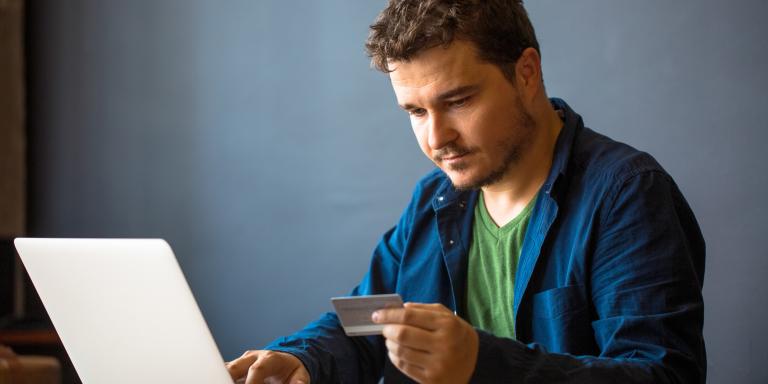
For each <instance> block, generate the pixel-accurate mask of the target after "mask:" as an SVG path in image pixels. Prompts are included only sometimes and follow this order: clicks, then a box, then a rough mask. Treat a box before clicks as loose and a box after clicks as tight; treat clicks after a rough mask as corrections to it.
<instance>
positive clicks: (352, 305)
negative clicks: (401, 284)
mask: <svg viewBox="0 0 768 384" xmlns="http://www.w3.org/2000/svg"><path fill="white" fill-rule="evenodd" d="M331 303H333V306H334V307H335V308H336V314H337V315H338V316H339V320H341V326H342V327H343V328H344V333H346V334H347V336H370V335H380V334H381V330H382V329H384V325H383V324H375V323H374V322H373V321H372V320H371V315H373V312H375V311H377V310H379V309H384V308H401V307H402V306H403V299H402V298H401V297H400V295H398V294H397V293H390V294H385V295H369V296H348V297H332V298H331Z"/></svg>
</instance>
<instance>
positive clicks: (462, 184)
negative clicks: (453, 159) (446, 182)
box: [443, 169, 478, 191]
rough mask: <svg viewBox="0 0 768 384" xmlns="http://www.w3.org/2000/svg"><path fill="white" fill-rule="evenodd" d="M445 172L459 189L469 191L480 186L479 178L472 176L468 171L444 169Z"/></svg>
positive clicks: (455, 187) (454, 186)
mask: <svg viewBox="0 0 768 384" xmlns="http://www.w3.org/2000/svg"><path fill="white" fill-rule="evenodd" d="M443 172H445V174H446V175H448V178H449V179H450V180H451V184H453V188H454V189H456V190H458V191H468V190H472V189H477V188H478V186H477V180H475V179H474V178H473V177H471V175H469V174H468V172H466V171H454V170H445V169H443Z"/></svg>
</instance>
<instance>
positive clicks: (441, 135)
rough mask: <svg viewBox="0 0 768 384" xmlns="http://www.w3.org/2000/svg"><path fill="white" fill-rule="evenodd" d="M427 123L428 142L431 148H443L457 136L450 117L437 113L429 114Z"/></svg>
mask: <svg viewBox="0 0 768 384" xmlns="http://www.w3.org/2000/svg"><path fill="white" fill-rule="evenodd" d="M428 124H429V127H428V130H429V139H428V144H429V147H430V148H431V149H433V150H437V149H440V148H443V147H445V146H446V145H448V144H450V143H451V142H453V141H454V140H456V139H457V138H458V132H457V131H456V130H455V129H454V127H453V123H452V122H451V121H450V119H447V118H446V117H445V116H443V115H441V114H439V113H433V114H431V115H430V118H429V123H428Z"/></svg>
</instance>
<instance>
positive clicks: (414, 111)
mask: <svg viewBox="0 0 768 384" xmlns="http://www.w3.org/2000/svg"><path fill="white" fill-rule="evenodd" d="M408 114H409V115H411V116H416V117H421V116H424V115H426V114H427V110H426V109H424V108H413V109H409V110H408Z"/></svg>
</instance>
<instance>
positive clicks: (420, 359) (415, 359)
mask: <svg viewBox="0 0 768 384" xmlns="http://www.w3.org/2000/svg"><path fill="white" fill-rule="evenodd" d="M386 345H387V351H389V353H390V354H392V355H395V356H397V357H398V358H399V359H400V360H403V361H405V362H408V363H411V364H414V365H418V366H420V367H425V366H427V365H429V363H430V361H431V360H432V357H430V354H429V352H427V351H423V350H420V349H415V348H409V347H406V346H404V345H402V344H398V343H397V342H395V341H393V340H389V339H387V341H386Z"/></svg>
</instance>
